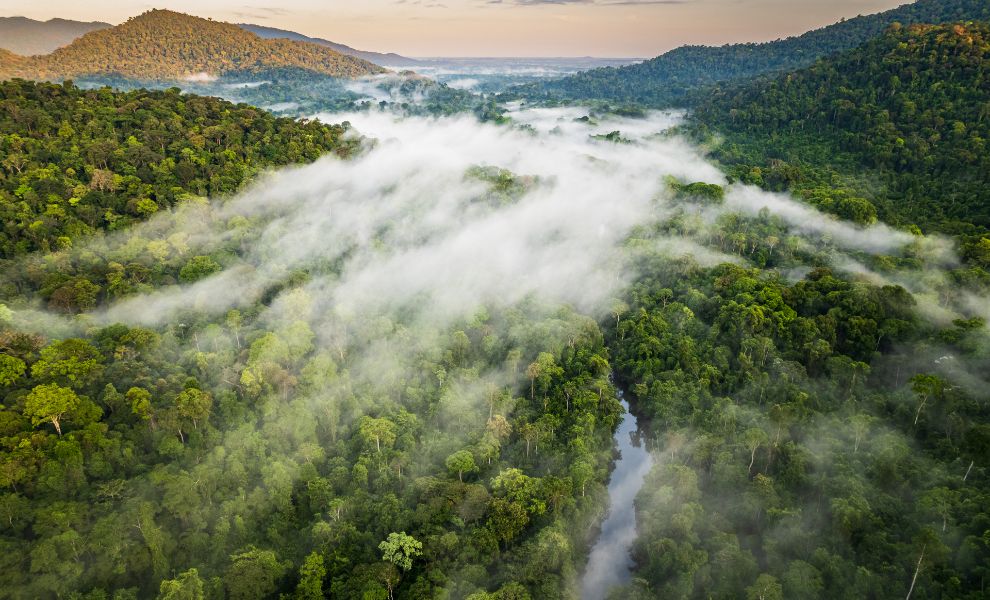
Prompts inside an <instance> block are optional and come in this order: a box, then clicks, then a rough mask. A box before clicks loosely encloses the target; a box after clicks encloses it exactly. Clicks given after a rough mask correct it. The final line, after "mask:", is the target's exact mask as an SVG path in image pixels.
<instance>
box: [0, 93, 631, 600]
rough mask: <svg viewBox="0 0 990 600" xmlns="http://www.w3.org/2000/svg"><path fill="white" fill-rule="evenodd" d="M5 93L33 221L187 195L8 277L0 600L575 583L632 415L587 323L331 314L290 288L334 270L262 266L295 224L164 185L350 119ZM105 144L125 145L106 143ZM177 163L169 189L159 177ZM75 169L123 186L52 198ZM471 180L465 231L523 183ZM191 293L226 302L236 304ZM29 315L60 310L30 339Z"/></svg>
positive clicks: (514, 591)
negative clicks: (177, 297)
mask: <svg viewBox="0 0 990 600" xmlns="http://www.w3.org/2000/svg"><path fill="white" fill-rule="evenodd" d="M4 90H5V92H4V94H5V95H4V98H3V104H2V106H3V110H4V111H5V112H6V113H7V114H8V115H10V116H9V120H10V122H9V123H7V124H6V126H7V127H9V128H13V132H11V133H7V132H5V133H4V137H3V139H4V141H5V143H11V144H15V145H17V144H20V145H21V146H18V147H19V148H20V149H21V150H22V151H23V153H24V162H17V163H16V165H13V164H12V165H10V166H11V167H14V166H19V167H21V170H22V171H24V172H25V173H27V172H32V173H34V175H32V176H30V177H29V178H28V179H26V180H18V182H17V184H16V187H17V189H18V190H20V191H21V196H23V197H25V198H29V199H30V200H31V201H32V202H34V201H36V200H37V198H36V196H37V197H39V198H40V199H41V201H43V202H47V206H46V208H45V210H46V211H49V210H50V211H51V215H50V216H51V219H50V220H48V219H47V218H46V219H45V220H44V221H43V225H45V226H46V227H47V226H51V227H58V226H59V224H60V223H61V222H62V221H64V220H65V219H64V217H62V216H60V215H59V213H60V212H62V213H64V212H67V211H70V210H75V209H76V208H77V207H79V206H86V205H90V206H94V207H99V208H97V209H94V210H91V211H89V212H80V213H78V217H77V218H78V219H79V220H80V221H84V220H85V219H86V218H88V217H94V215H95V217H94V218H96V219H99V218H100V217H101V215H103V214H111V215H112V214H115V213H114V212H111V211H116V210H121V209H126V207H130V206H133V207H134V208H138V207H142V206H147V207H148V208H152V205H151V204H148V203H147V202H141V201H138V202H133V203H132V202H130V200H128V198H135V197H136V198H148V197H147V196H143V194H147V193H151V192H153V191H154V190H155V189H156V186H158V185H159V184H163V185H165V189H167V190H168V191H169V192H170V193H175V194H177V196H178V197H176V198H175V200H176V202H165V201H164V199H160V200H161V201H162V203H161V204H160V205H158V201H157V200H156V201H154V202H153V204H155V205H158V206H157V212H156V217H155V218H154V219H151V220H150V221H149V222H147V223H133V222H132V223H131V224H130V226H129V227H124V226H123V225H124V223H123V220H122V219H121V220H118V221H117V223H118V226H117V227H115V231H114V232H113V233H112V234H107V235H97V236H91V237H89V238H88V239H83V238H82V235H83V234H84V233H87V232H79V236H78V237H76V236H73V237H70V238H69V239H68V240H62V239H60V238H61V237H65V236H59V237H56V238H55V240H53V246H52V248H51V250H52V251H51V252H47V251H44V249H42V251H38V252H34V253H31V254H28V255H26V256H20V257H18V259H17V260H16V261H14V260H12V261H8V262H6V263H5V264H4V269H3V277H2V285H0V301H2V302H4V304H5V305H9V306H10V307H11V308H12V309H13V312H12V311H11V310H8V308H7V306H5V305H0V397H2V406H0V511H2V512H0V516H2V518H0V546H2V548H3V550H4V551H3V553H2V558H0V563H2V564H0V590H2V595H3V596H4V597H11V598H18V599H19V598H32V599H33V598H56V597H80V598H92V599H94V600H95V599H97V598H110V597H112V598H115V599H116V600H129V599H134V598H154V597H156V596H157V597H160V598H163V599H165V598H170V599H174V598H180V597H188V598H199V599H202V598H217V599H220V598H231V599H235V598H245V599H246V598H270V597H278V596H279V594H282V593H284V594H286V595H292V597H296V598H313V599H315V598H321V597H324V595H332V596H334V597H338V598H353V599H367V598H375V599H380V600H383V599H384V598H387V597H411V598H432V597H437V596H444V595H448V596H449V597H454V598H464V597H469V596H472V595H473V596H474V598H476V599H478V598H499V599H503V598H504V599H508V598H516V599H525V598H532V597H539V598H554V597H564V596H565V595H566V594H568V593H569V592H568V590H569V589H571V586H572V585H573V581H574V578H575V573H576V572H577V571H578V570H579V569H580V563H581V560H582V553H583V552H584V549H585V548H586V547H587V544H588V541H589V539H588V538H589V535H588V532H590V531H591V530H592V527H593V523H594V522H595V521H596V519H597V518H598V516H599V515H600V513H601V511H602V510H603V505H604V500H605V498H604V496H605V487H604V485H603V484H604V481H605V479H606V477H607V471H608V464H609V460H610V458H611V449H612V439H611V434H612V431H613V429H614V427H615V425H616V423H617V422H618V420H619V417H620V411H621V407H620V405H619V403H618V401H617V400H616V397H615V390H614V388H613V386H612V383H611V381H610V379H609V374H610V370H611V369H610V364H609V360H608V351H607V350H606V348H605V346H604V338H603V335H602V333H601V331H600V330H599V327H598V325H597V324H596V323H595V322H594V320H592V319H590V318H588V317H586V316H583V315H580V314H578V313H576V312H575V311H574V310H573V309H571V308H568V307H565V306H549V307H547V306H542V305H540V304H539V303H538V302H537V301H535V300H532V301H531V300H530V299H526V300H523V301H522V302H520V303H518V304H515V305H512V306H511V307H505V306H501V307H487V306H478V307H475V309H474V310H472V311H471V313H470V314H469V315H467V316H465V317H464V318H457V319H451V324H449V325H444V326H440V325H436V324H434V323H435V322H434V320H433V319H428V320H427V321H426V322H425V323H424V322H422V321H417V320H415V319H412V318H409V317H408V314H409V313H410V311H414V310H415V309H416V307H414V306H404V307H402V308H401V310H397V311H396V312H395V313H394V314H392V313H389V314H374V313H372V314H368V313H367V311H361V310H360V307H358V311H357V312H353V311H351V310H346V309H344V310H340V309H339V308H343V307H339V308H338V307H337V306H334V305H333V303H331V304H330V305H328V304H326V303H325V302H324V297H323V296H322V295H320V294H318V293H315V292H314V290H313V289H308V286H307V284H308V283H310V282H312V281H313V280H314V279H316V278H325V279H326V280H333V279H336V278H339V277H343V276H344V275H345V273H344V269H343V268H342V267H341V264H340V261H338V260H331V259H330V258H328V257H326V256H324V255H322V254H321V255H320V256H318V257H317V258H316V259H315V260H313V261H311V262H309V263H306V266H305V268H291V269H285V268H282V269H281V270H280V267H282V266H283V265H282V263H283V258H284V256H283V257H279V256H269V255H268V253H267V252H261V253H258V252H257V250H258V249H261V248H263V247H265V246H266V239H265V238H266V236H268V235H269V234H270V233H271V229H270V227H269V226H274V227H276V228H277V227H279V223H280V221H281V218H282V217H283V216H284V215H283V214H282V213H281V212H280V211H279V206H278V202H270V203H266V207H265V208H266V209H268V210H270V213H271V214H270V215H269V216H267V217H265V216H262V215H259V214H258V212H257V211H256V210H244V211H242V212H236V211H234V212H231V211H230V210H228V209H229V207H230V205H231V204H234V202H230V203H225V202H223V201H222V200H221V199H219V198H217V199H215V201H213V202H207V201H206V200H205V199H203V198H189V197H182V195H181V190H182V185H187V186H190V187H191V188H192V191H194V192H195V191H204V192H211V193H212V192H214V191H222V190H223V189H224V188H223V187H218V188H210V189H207V187H206V186H208V185H212V184H213V183H214V182H216V183H218V184H223V183H225V182H226V179H225V177H224V175H223V164H220V165H217V164H216V163H214V162H211V161H212V159H211V157H212V156H213V155H216V159H217V160H223V161H228V162H231V163H235V164H238V161H239V160H243V161H247V160H248V159H249V158H251V159H252V160H257V161H258V162H259V163H260V162H266V163H270V162H272V161H274V160H275V159H276V158H278V159H282V158H284V159H285V160H290V159H291V160H297V161H305V160H309V159H311V158H312V157H314V156H315V155H316V154H319V153H320V152H321V151H325V150H331V149H341V148H347V147H349V146H347V145H341V143H340V140H339V135H340V133H342V131H343V129H342V128H339V127H334V128H331V127H327V126H324V125H321V124H318V123H312V122H294V121H288V120H279V119H274V118H273V117H271V116H268V115H265V114H264V113H261V112H256V111H255V109H251V108H248V107H244V106H233V105H230V104H228V103H224V102H221V101H218V100H215V99H206V98H197V97H192V96H182V95H179V94H178V93H176V92H175V91H166V92H160V93H149V92H132V93H120V92H112V91H110V90H107V89H102V90H93V91H80V90H78V89H75V88H73V87H71V86H69V85H63V86H57V85H52V84H34V83H28V82H23V81H15V82H10V83H7V84H4ZM250 123H254V124H253V125H251V126H248V125H249V124H250ZM100 127H103V128H104V129H100ZM111 127H113V128H115V129H116V130H117V131H118V132H119V134H120V135H121V136H122V137H120V138H116V139H117V140H118V141H117V142H113V140H114V139H115V138H113V137H112V136H111V138H110V141H111V144H110V146H109V147H107V148H103V147H97V146H96V145H95V141H94V139H93V138H94V137H98V136H96V134H97V133H99V132H103V133H106V130H107V129H108V128H111ZM111 133H112V132H111ZM189 133H191V135H187V134H189ZM152 134H154V135H152ZM187 137H188V138H190V139H189V140H188V141H187V140H186V138H187ZM62 138H64V139H62ZM224 144H227V146H226V147H224ZM242 144H247V145H248V146H249V147H250V153H249V154H242V153H244V152H248V151H247V150H245V148H242V147H241V145H242ZM281 152H288V153H289V154H287V155H282V154H273V153H281ZM293 152H294V153H293ZM310 152H312V153H313V154H309V153H310ZM153 153H158V154H161V155H168V156H174V157H175V160H174V164H173V162H170V161H169V158H158V159H155V160H151V159H150V158H149V156H150V155H151V154H153ZM255 153H257V154H255ZM77 154H79V156H77ZM42 157H44V158H45V159H48V160H44V162H42ZM94 161H95V162H94ZM182 161H189V162H190V163H191V164H190V166H189V169H191V170H189V169H187V170H184V172H185V173H186V174H187V175H188V177H189V178H190V181H188V182H186V183H185V184H182V183H180V182H178V181H175V180H173V179H170V178H169V173H170V172H171V171H172V170H177V169H178V164H180V163H181V162H182ZM55 164H58V165H59V167H54V166H52V165H55ZM87 165H91V166H92V167H95V168H98V169H109V168H111V167H112V168H113V169H114V174H115V176H114V177H107V178H105V179H97V182H100V181H103V182H108V183H114V184H115V185H116V186H117V187H116V189H112V188H106V189H102V190H98V191H101V192H102V193H103V194H105V195H104V196H100V197H89V196H88V194H89V193H90V192H91V191H92V179H90V180H89V181H90V182H89V183H88V184H83V183H82V182H80V183H79V184H77V185H76V186H75V187H72V188H71V189H66V187H69V186H67V185H66V184H65V182H64V180H63V179H62V178H63V177H64V176H70V177H71V176H75V175H74V174H72V173H69V171H75V170H76V169H78V170H79V173H81V174H84V175H80V176H82V177H86V176H89V175H90V173H89V171H87ZM210 169H219V170H220V172H219V173H217V172H211V171H209V170H210ZM16 171H17V170H16V168H15V169H14V171H13V172H14V173H16ZM311 173H312V171H311ZM465 176H467V177H470V178H471V181H472V182H473V183H471V184H470V189H471V190H472V192H473V193H478V194H480V197H479V198H478V199H477V203H476V206H468V207H464V208H465V212H466V213H467V212H476V211H484V210H495V209H496V208H497V207H500V206H511V205H512V204H513V203H514V202H515V201H516V200H518V198H519V196H520V195H521V194H522V193H524V192H525V190H526V189H527V188H528V187H529V186H532V185H534V184H535V182H534V181H532V180H530V179H520V180H516V178H514V177H513V176H512V175H511V174H508V173H493V172H491V171H490V170H485V169H479V170H477V171H472V172H470V173H466V174H465ZM147 177H150V179H149V180H148V182H147V183H146V182H145V178H147ZM157 177H164V178H165V179H162V180H161V181H159V180H158V179H157ZM235 181H237V180H231V181H230V182H229V184H230V185H234V183H235ZM194 182H195V183H194ZM166 184H171V187H169V186H168V185H166ZM101 185H103V184H101ZM77 188H81V190H80V191H79V194H80V195H78V196H76V195H75V190H76V189H77ZM175 188H179V189H175ZM124 190H128V191H127V192H125V191H124ZM70 192H71V193H73V194H74V195H73V196H72V197H69V198H68V199H66V195H67V194H68V193H70ZM133 193H137V194H139V195H137V196H131V195H127V194H133ZM328 193H331V194H334V193H337V190H330V191H329V192H328ZM14 196H15V198H18V199H16V200H15V199H11V203H12V204H14V205H15V206H14V209H15V210H23V209H24V207H22V206H21V201H20V200H19V197H18V196H17V194H16V193H15V194H14ZM73 197H75V198H77V202H72V201H71V198H73ZM286 197H287V198H291V197H292V193H291V190H287V191H286ZM148 199H150V198H148ZM272 205H274V206H272ZM369 208H371V207H369ZM79 210H80V211H83V209H81V208H80V209H79ZM104 210H105V211H106V213H104ZM149 212H151V211H149ZM74 214H75V213H74ZM47 216H48V215H46V217H47ZM137 216H138V215H135V217H137ZM305 216H306V217H307V218H309V217H310V215H309V214H307V215H305ZM313 216H315V215H313ZM266 219H267V220H266ZM39 220H40V218H39ZM135 220H136V219H135ZM460 222H461V221H459V220H458V223H460ZM390 225H391V223H390ZM200 226H205V227H207V228H208V229H206V230H200V231H201V232H202V233H203V234H204V235H196V234H195V230H196V229H197V227H200ZM92 227H93V229H96V228H97V225H95V224H94V225H93V226H92ZM209 228H215V231H216V232H217V233H219V235H206V234H207V233H208V232H209V231H210V230H209ZM37 229H38V234H39V239H51V238H52V237H53V236H52V234H51V233H50V232H49V231H48V230H46V229H45V228H44V227H40V226H39V227H38V228H37ZM70 235H71V234H70ZM398 235H399V237H401V234H398ZM385 237H386V232H380V231H375V232H374V239H371V240H370V241H369V243H367V244H361V246H362V247H364V246H367V247H369V251H371V252H380V253H382V254H385V253H386V252H387V249H386V248H385V247H384V245H383V242H382V241H381V240H382V239H383V238H385ZM38 247H39V248H40V247H41V246H40V243H39V246H38ZM292 249H293V248H286V249H285V250H290V251H291V250H292ZM19 250H20V249H19ZM276 250H277V249H274V248H273V250H272V254H276ZM351 251H353V249H351V250H348V249H347V248H345V254H344V256H345V257H346V255H347V254H348V253H350V252H351ZM253 259H258V260H260V261H262V262H260V263H252V262H251V261H252V260H253ZM341 260H343V259H341ZM238 269H240V270H238ZM244 270H255V271H259V272H260V271H263V270H269V272H270V273H271V274H272V275H273V281H272V282H271V286H270V289H267V290H266V291H265V292H264V293H263V294H261V295H260V296H259V297H258V298H256V299H254V300H250V301H248V302H245V303H243V304H242V305H241V306H240V308H238V309H234V310H229V311H228V310H224V311H221V312H220V313H219V314H213V313H211V312H210V311H209V310H207V311H202V310H200V308H201V307H200V306H199V301H198V300H197V301H193V302H190V303H189V305H188V306H184V307H183V308H182V310H181V315H180V316H177V318H175V319H169V318H167V319H164V320H163V321H161V322H156V323H151V324H148V325H147V326H140V325H136V324H130V325H122V324H108V323H103V322H102V320H103V318H104V317H103V314H104V313H103V310H104V309H106V308H107V307H108V306H110V305H112V304H115V303H121V302H126V301H127V300H128V299H134V300H136V301H137V302H140V303H141V305H142V307H141V310H142V311H143V312H144V313H145V316H148V317H151V318H152V319H157V318H158V314H157V310H158V307H156V306H155V301H154V300H152V298H161V297H162V296H161V295H160V294H165V295H168V294H170V293H174V292H175V291H178V290H182V289H185V290H195V289H203V290H204V291H205V288H201V287H199V286H200V285H201V284H207V285H210V286H212V284H211V283H209V278H210V276H211V275H214V274H217V273H220V272H223V271H226V272H227V273H228V274H230V273H231V272H233V274H234V275H235V280H236V275H237V274H239V273H240V274H243V273H244ZM207 296H208V297H212V298H214V299H217V300H219V301H221V302H229V301H230V300H231V299H232V297H233V298H234V299H237V298H236V292H235V291H233V290H231V289H229V288H227V287H221V288H215V289H212V290H210V291H208V293H207ZM207 296H203V297H202V298H204V299H205V298H206V297H207ZM276 298H278V300H277V301H276ZM34 311H39V312H40V313H43V314H47V315H48V317H46V318H52V319H53V320H49V321H47V325H46V324H44V323H43V324H41V325H40V326H37V324H34V325H32V323H31V317H30V315H31V314H36V313H35V312H34ZM59 314H61V315H63V317H58V316H57V315H59ZM63 327H68V328H69V330H70V331H71V333H69V332H67V331H66V330H65V329H63ZM328 328H333V329H334V330H335V331H336V333H333V332H331V331H330V329H328ZM486 589H490V590H492V593H491V594H489V593H487V592H485V591H479V590H486Z"/></svg>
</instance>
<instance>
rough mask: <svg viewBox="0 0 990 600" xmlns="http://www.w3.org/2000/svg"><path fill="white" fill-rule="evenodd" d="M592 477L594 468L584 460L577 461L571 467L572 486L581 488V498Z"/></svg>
mask: <svg viewBox="0 0 990 600" xmlns="http://www.w3.org/2000/svg"><path fill="white" fill-rule="evenodd" d="M594 476H595V468H594V467H593V466H592V465H591V463H590V462H588V461H586V460H578V461H575V462H574V464H573V465H571V479H572V480H573V481H574V485H577V486H579V487H580V488H581V496H582V497H584V488H585V487H586V486H587V485H588V482H589V481H591V479H592V478H593V477H594Z"/></svg>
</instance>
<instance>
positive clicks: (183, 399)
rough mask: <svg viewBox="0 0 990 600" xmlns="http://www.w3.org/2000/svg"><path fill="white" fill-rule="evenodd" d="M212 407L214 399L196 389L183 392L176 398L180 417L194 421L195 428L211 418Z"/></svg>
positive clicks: (176, 406)
mask: <svg viewBox="0 0 990 600" xmlns="http://www.w3.org/2000/svg"><path fill="white" fill-rule="evenodd" d="M212 407H213V397H212V396H210V394H207V393H206V392H203V391H201V390H198V389H196V388H189V389H187V390H183V391H182V393H180V394H179V395H178V396H176V398H175V408H176V409H177V410H178V412H179V417H180V418H182V419H185V420H189V421H192V424H193V427H198V426H199V422H200V421H205V420H206V419H208V418H209V416H210V409H211V408H212Z"/></svg>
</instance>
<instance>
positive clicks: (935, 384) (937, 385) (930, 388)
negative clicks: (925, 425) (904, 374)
mask: <svg viewBox="0 0 990 600" xmlns="http://www.w3.org/2000/svg"><path fill="white" fill-rule="evenodd" d="M946 387H947V383H946V381H945V380H944V379H942V378H941V377H938V376H937V375H927V374H921V375H915V376H914V377H912V378H911V390H913V391H914V393H915V394H917V395H918V397H919V401H918V410H917V411H916V412H915V413H914V424H915V425H917V424H918V420H919V419H920V418H921V412H922V411H923V410H924V409H925V405H926V404H928V401H929V400H931V399H935V400H941V398H942V394H944V393H945V389H946Z"/></svg>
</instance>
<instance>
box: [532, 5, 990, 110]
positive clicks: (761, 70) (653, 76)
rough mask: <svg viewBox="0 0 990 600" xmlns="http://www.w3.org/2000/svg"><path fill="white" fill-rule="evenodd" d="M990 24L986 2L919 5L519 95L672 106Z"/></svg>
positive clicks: (675, 54)
mask: <svg viewBox="0 0 990 600" xmlns="http://www.w3.org/2000/svg"><path fill="white" fill-rule="evenodd" d="M981 19H982V20H987V19H990V3H988V2H986V0H919V1H918V2H915V3H914V4H907V5H904V6H901V7H899V8H896V9H893V10H889V11H886V12H882V13H878V14H874V15H867V16H859V17H856V18H854V19H849V20H845V21H842V22H840V23H836V24H834V25H830V26H828V27H824V28H822V29H817V30H815V31H810V32H808V33H805V34H804V35H801V36H797V37H791V38H787V39H784V40H777V41H774V42H767V43H763V44H730V45H725V46H721V47H709V46H684V47H681V48H677V49H676V50H672V51H670V52H668V53H666V54H664V55H662V56H658V57H657V58H654V59H652V60H648V61H646V62H643V63H639V64H636V65H630V66H627V67H619V68H610V67H609V68H603V69H594V70H591V71H587V72H584V73H578V74H576V75H573V76H571V77H566V78H563V79H558V80H554V81H548V82H541V83H534V84H531V85H528V86H525V87H522V88H519V89H517V90H515V93H516V94H517V95H520V96H523V97H527V98H532V99H539V98H550V99H562V100H566V99H605V100H611V101H618V102H636V103H642V104H647V105H653V106H671V105H679V104H683V103H685V102H688V101H689V100H690V99H689V94H690V92H692V91H693V90H697V89H698V88H701V87H704V86H709V85H712V84H715V83H719V82H727V81H734V80H743V79H749V78H752V77H756V76H759V75H764V74H768V73H775V72H784V71H790V70H794V69H799V68H803V67H807V66H810V65H811V64H813V63H814V62H815V60H817V59H818V58H821V57H824V56H829V55H832V54H835V53H837V52H841V51H844V50H849V49H852V48H855V47H856V46H859V45H860V44H862V43H864V42H866V41H867V40H869V39H871V38H874V37H876V36H877V35H880V34H881V33H882V32H883V31H884V30H885V29H886V28H887V27H889V26H890V25H892V24H894V23H902V24H911V23H947V22H954V21H969V20H981Z"/></svg>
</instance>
